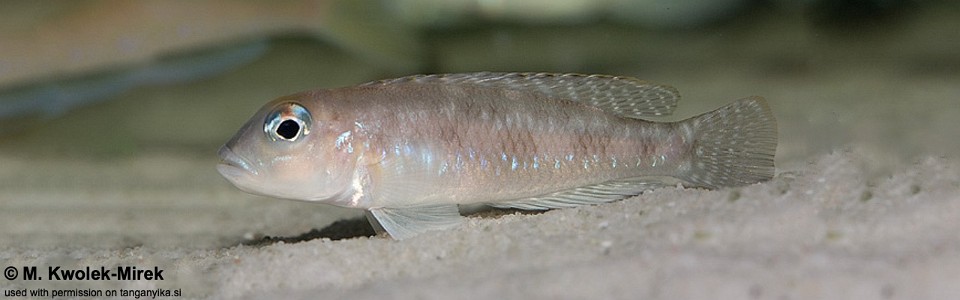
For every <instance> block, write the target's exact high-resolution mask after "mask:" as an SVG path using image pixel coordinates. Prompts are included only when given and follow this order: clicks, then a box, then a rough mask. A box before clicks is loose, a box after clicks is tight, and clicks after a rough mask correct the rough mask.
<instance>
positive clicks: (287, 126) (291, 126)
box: [277, 120, 300, 140]
mask: <svg viewBox="0 0 960 300" xmlns="http://www.w3.org/2000/svg"><path fill="white" fill-rule="evenodd" d="M298 133H300V124H299V123H297V121H294V120H286V121H283V122H280V126H277V135H280V136H281V137H283V138H284V139H288V140H292V139H293V138H295V137H297V134H298Z"/></svg>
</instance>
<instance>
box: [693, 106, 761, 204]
mask: <svg viewBox="0 0 960 300" xmlns="http://www.w3.org/2000/svg"><path fill="white" fill-rule="evenodd" d="M680 127H681V128H683V131H685V132H686V133H687V134H688V136H692V137H693V139H692V145H691V148H690V151H691V154H692V161H691V163H690V164H689V167H688V168H683V169H682V170H681V174H679V177H680V179H683V180H685V181H687V182H689V183H691V184H693V185H696V186H702V187H706V188H720V187H729V186H742V185H747V184H752V183H757V182H761V181H766V180H769V179H770V178H773V175H774V161H773V156H774V153H775V152H776V150H777V122H776V119H775V118H774V116H773V113H772V112H771V111H770V107H769V106H767V102H766V100H764V99H763V98H762V97H749V98H744V99H740V100H737V101H736V102H733V103H731V104H728V105H727V106H724V107H721V108H719V109H717V110H714V111H711V112H708V113H705V114H702V115H699V116H696V117H693V118H690V119H687V120H685V121H681V124H680Z"/></svg>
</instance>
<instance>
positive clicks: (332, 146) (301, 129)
mask: <svg viewBox="0 0 960 300" xmlns="http://www.w3.org/2000/svg"><path fill="white" fill-rule="evenodd" d="M309 98H310V97H306V96H305V95H302V94H301V95H292V96H287V97H282V98H280V99H277V100H274V101H271V102H270V103H268V104H266V105H264V106H263V108H261V109H260V110H259V111H258V112H257V113H256V114H255V115H254V116H253V117H252V118H250V120H249V121H247V123H246V124H244V125H243V127H242V128H241V129H240V130H239V132H237V134H236V135H234V136H233V138H231V139H230V140H229V141H228V142H227V143H226V144H225V145H223V147H221V148H220V153H219V154H220V163H219V164H218V165H217V171H219V172H220V174H221V175H223V177H225V178H226V179H227V181H230V183H232V184H233V185H235V186H236V187H237V188H239V189H240V190H243V191H245V192H248V193H252V194H257V195H263V196H268V197H276V198H284V199H293V200H305V201H321V202H324V201H337V200H340V199H342V198H344V197H348V196H349V195H348V194H349V192H350V190H351V182H352V178H353V173H354V170H355V169H356V155H355V154H354V152H353V151H352V150H353V149H346V147H343V138H342V136H343V134H344V132H349V130H350V128H349V127H347V126H341V124H340V123H341V122H339V121H338V118H337V114H336V113H335V112H334V111H331V110H327V109H325V107H324V105H323V103H322V102H321V101H313V100H302V99H309ZM351 124H352V123H351Z"/></svg>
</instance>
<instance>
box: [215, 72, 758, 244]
mask: <svg viewBox="0 0 960 300" xmlns="http://www.w3.org/2000/svg"><path fill="white" fill-rule="evenodd" d="M678 99H679V95H678V93H677V91H676V90H675V89H674V88H672V87H669V86H665V85H658V84H653V83H648V82H645V81H641V80H638V79H634V78H629V77H614V76H605V75H589V76H587V75H579V74H549V73H488V72H484V73H467V74H445V75H417V76H410V77H403V78H398V79H389V80H382V81H376V82H370V83H366V84H362V85H359V86H356V87H348V88H338V89H329V90H313V91H307V92H302V93H298V94H293V95H289V96H285V97H281V98H279V99H276V100H273V101H271V102H270V103H267V104H266V105H265V106H264V107H263V108H261V109H260V111H258V112H257V113H256V114H255V115H254V116H253V118H251V119H250V120H249V121H248V122H247V123H246V124H245V125H243V127H242V128H241V129H240V131H239V132H238V133H237V134H236V135H235V136H234V137H233V138H232V139H230V141H228V142H227V144H226V145H224V146H223V147H222V148H221V149H220V159H221V161H220V164H219V165H218V166H217V169H218V171H219V172H220V174H222V175H223V176H224V177H226V179H227V180H229V181H230V182H231V183H233V184H234V185H236V186H237V187H238V188H240V189H241V190H243V191H246V192H249V193H254V194H259V195H265V196H270V197H278V198H286V199H295V200H304V201H315V202H320V203H326V204H332V205H337V206H343V207H353V208H360V209H364V210H365V211H366V213H367V217H368V218H369V220H370V221H371V223H372V224H373V225H374V228H375V229H377V230H378V231H380V232H383V231H385V232H387V233H389V234H390V236H392V237H393V238H396V239H404V238H408V237H411V236H414V235H416V234H419V233H421V232H424V231H427V230H436V229H444V228H449V227H451V226H454V225H456V224H458V223H459V222H460V221H461V219H462V216H461V215H460V214H459V211H458V205H460V204H487V205H491V206H494V207H505V208H519V209H531V210H542V209H551V208H565V207H574V206H579V205H588V204H598V203H605V202H610V201H616V200H620V199H624V198H628V197H631V196H635V195H638V194H640V193H642V192H643V191H645V190H649V189H652V188H656V187H660V186H665V185H671V184H676V183H678V182H679V183H682V184H684V185H687V186H696V187H703V188H709V189H714V188H720V187H728V186H740V185H746V184H751V183H756V182H761V181H765V180H768V179H770V178H771V177H772V176H773V174H774V160H773V158H774V152H775V151H776V147H777V127H776V121H775V120H774V117H773V115H772V113H771V112H770V109H769V108H768V107H767V104H766V102H765V101H764V100H763V98H760V97H751V98H745V99H741V100H738V101H736V102H734V103H732V104H729V105H727V106H725V107H722V108H719V109H717V110H715V111H712V112H708V113H705V114H702V115H699V116H696V117H693V118H690V119H687V120H684V121H679V122H673V123H659V122H650V121H644V120H642V119H641V118H644V117H649V116H660V115H667V114H670V113H672V112H673V109H674V108H675V107H676V104H677V100H678Z"/></svg>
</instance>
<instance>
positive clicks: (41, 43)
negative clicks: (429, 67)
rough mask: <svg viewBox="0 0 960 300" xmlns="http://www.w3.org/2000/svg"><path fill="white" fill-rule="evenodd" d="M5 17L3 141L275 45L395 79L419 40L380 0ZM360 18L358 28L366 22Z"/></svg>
mask: <svg viewBox="0 0 960 300" xmlns="http://www.w3.org/2000/svg"><path fill="white" fill-rule="evenodd" d="M2 6H3V9H2V10H0V134H4V133H10V132H12V131H15V130H17V129H20V128H24V127H27V126H29V124H31V123H30V122H29V121H28V120H43V119H49V118H53V117H57V116H61V115H63V114H64V113H66V112H68V111H70V110H71V109H74V108H76V107H80V106H86V105H90V104H93V103H97V102H100V101H104V100H107V99H109V98H110V97H111V96H115V95H117V94H120V93H123V92H125V91H128V90H130V89H132V88H135V87H138V86H146V85H165V84H175V83H184V82H192V81H196V80H200V79H204V78H209V77H211V76H215V75H218V74H222V73H224V72H227V71H230V70H232V69H235V68H237V67H239V66H242V65H245V64H248V63H250V62H252V61H254V60H256V59H257V58H259V57H260V56H262V55H263V54H264V53H265V52H266V51H267V50H268V49H269V47H270V43H271V42H270V39H271V37H277V36H298V37H307V38H311V39H316V40H318V41H319V42H324V43H332V44H335V45H338V46H339V47H342V48H344V49H348V50H349V51H350V52H351V53H354V54H355V55H358V56H361V57H363V58H364V59H367V60H371V61H374V62H377V63H379V64H381V65H382V66H384V68H386V69H389V70H393V71H395V72H410V71H413V70H416V69H417V68H418V64H419V61H420V59H419V58H418V55H419V53H420V52H421V51H420V50H419V49H418V47H419V45H418V43H417V42H416V38H415V35H414V34H413V32H412V31H410V30H408V29H407V28H406V27H404V26H400V24H399V23H398V22H396V21H393V19H392V18H391V17H390V15H389V14H388V13H387V12H386V11H385V10H384V9H383V5H381V4H380V3H379V2H378V1H365V0H361V1H336V0H330V1H322V0H305V1H282V2H275V1H220V0H212V1H177V0H175V1H165V0H147V1H122V0H91V1H29V2H28V1H7V2H4V3H3V4H2ZM360 20H362V21H360Z"/></svg>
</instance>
